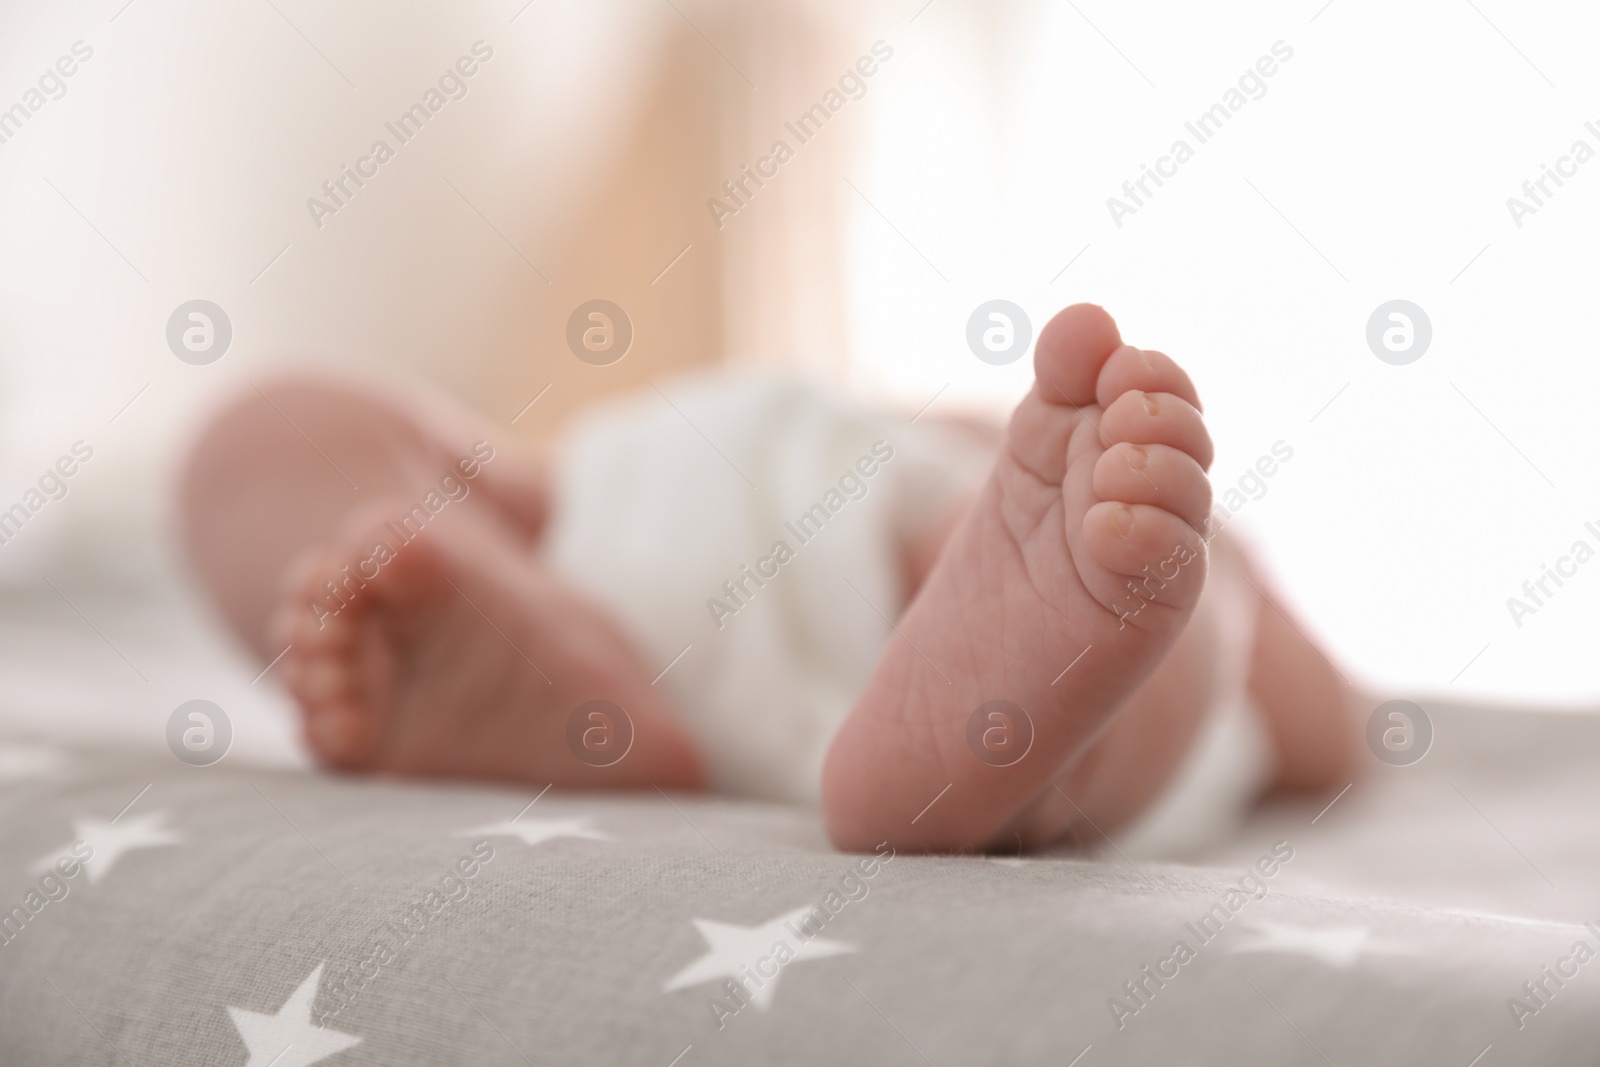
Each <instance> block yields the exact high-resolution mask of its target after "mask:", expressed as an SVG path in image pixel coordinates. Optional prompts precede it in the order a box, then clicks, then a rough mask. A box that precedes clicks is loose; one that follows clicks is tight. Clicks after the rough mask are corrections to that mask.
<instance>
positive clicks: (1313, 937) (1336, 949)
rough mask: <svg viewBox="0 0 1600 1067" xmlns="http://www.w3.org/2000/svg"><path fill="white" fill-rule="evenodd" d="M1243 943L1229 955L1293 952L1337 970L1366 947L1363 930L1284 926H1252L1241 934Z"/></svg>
mask: <svg viewBox="0 0 1600 1067" xmlns="http://www.w3.org/2000/svg"><path fill="white" fill-rule="evenodd" d="M1241 933H1243V934H1244V936H1245V938H1246V940H1245V941H1244V943H1243V944H1235V945H1234V946H1233V947H1232V948H1231V949H1229V951H1230V952H1294V953H1299V954H1301V955H1304V956H1311V957H1313V958H1315V959H1319V960H1321V961H1322V962H1323V963H1326V964H1328V965H1329V966H1331V967H1338V968H1340V969H1341V970H1343V969H1345V968H1348V967H1350V966H1351V965H1353V964H1354V963H1355V962H1356V959H1357V958H1359V957H1360V955H1361V953H1362V950H1363V948H1365V947H1366V944H1367V934H1368V931H1367V928H1366V927H1365V926H1326V927H1317V926H1286V925H1284V924H1282V923H1273V922H1255V923H1251V924H1250V925H1249V926H1248V927H1246V928H1245V929H1244V930H1242V931H1241Z"/></svg>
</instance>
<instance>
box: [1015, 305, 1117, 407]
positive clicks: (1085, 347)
mask: <svg viewBox="0 0 1600 1067" xmlns="http://www.w3.org/2000/svg"><path fill="white" fill-rule="evenodd" d="M1121 345H1122V335H1121V334H1120V333H1118V332H1117V324H1116V322H1115V320H1113V319H1112V318H1111V316H1110V315H1109V314H1107V313H1106V310H1105V308H1102V307H1100V306H1098V305H1096V304H1074V305H1072V306H1071V307H1069V308H1066V309H1065V310H1063V311H1060V312H1057V314H1056V316H1055V318H1053V319H1051V320H1050V321H1049V322H1047V323H1046V324H1045V327H1044V329H1042V330H1040V331H1039V341H1038V343H1037V344H1036V345H1035V346H1034V351H1033V372H1034V378H1035V379H1036V381H1037V382H1038V391H1039V395H1040V398H1041V399H1043V400H1044V401H1046V402H1047V403H1051V404H1063V403H1065V404H1069V405H1071V406H1073V407H1083V406H1084V405H1086V404H1093V403H1094V402H1095V388H1096V385H1097V383H1098V382H1099V380H1100V370H1101V368H1102V367H1104V366H1105V363H1106V360H1108V359H1110V358H1111V355H1112V353H1113V352H1115V351H1116V350H1117V349H1118V348H1119V347H1120V346H1121Z"/></svg>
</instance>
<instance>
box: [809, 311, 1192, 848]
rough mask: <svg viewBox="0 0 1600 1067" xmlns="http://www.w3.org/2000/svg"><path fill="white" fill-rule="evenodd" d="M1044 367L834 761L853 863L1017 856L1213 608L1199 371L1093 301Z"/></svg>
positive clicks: (831, 812)
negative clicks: (863, 855) (878, 849)
mask: <svg viewBox="0 0 1600 1067" xmlns="http://www.w3.org/2000/svg"><path fill="white" fill-rule="evenodd" d="M1034 370H1035V376H1036V381H1035V383H1034V386H1033V389H1032V391H1031V392H1030V393H1029V395H1028V396H1027V397H1026V398H1025V399H1024V400H1023V401H1022V403H1021V404H1020V405H1018V407H1017V409H1016V411H1015V413H1014V414H1013V415H1012V418H1011V422H1010V426H1009V428H1008V430H1007V436H1006V444H1005V447H1004V448H1003V449H1002V451H1001V454H1000V456H999V458H998V460H997V461H996V464H995V468H994V471H993V473H992V474H991V476H990V478H989V481H988V483H987V484H986V485H985V486H984V488H983V491H982V493H981V494H980V496H979V498H978V500H977V502H976V503H975V504H974V506H973V507H972V508H971V510H970V511H969V512H968V514H967V515H966V517H965V519H964V520H963V521H962V522H961V524H960V525H959V526H958V527H957V529H956V530H955V532H954V533H953V534H952V535H951V537H950V538H949V540H948V541H947V542H946V544H945V547H944V549H943V552H942V553H941V555H940V557H939V560H938V562H937V563H936V564H935V566H934V568H933V571H932V572H931V573H930V575H929V576H928V579H927V581H926V582H925V583H924V584H923V586H922V588H921V590H920V592H919V593H918V595H917V597H916V599H915V600H914V601H913V602H912V604H911V606H910V607H909V608H908V609H907V611H906V614H905V617H904V618H903V619H902V620H901V621H900V623H899V627H898V635H897V636H896V637H895V638H893V639H891V643H890V645H889V647H888V648H887V650H886V651H885V653H884V656H883V659H882V660H881V661H880V663H879V665H878V668H877V670H876V672H875V674H874V675H873V678H872V681H871V682H870V683H869V685H868V687H867V689H866V691H865V692H864V693H863V695H862V696H861V698H860V700H859V701H858V702H857V704H856V706H855V708H854V710H853V711H852V712H851V714H850V717H849V718H848V719H847V721H846V722H845V724H844V725H843V727H842V728H841V729H840V731H839V734H838V736H837V737H836V738H835V740H834V743H833V746H832V748H831V749H830V751H829V753H828V760H827V765H826V767H825V770H824V778H823V798H824V815H825V818H826V822H827V826H828V831H829V834H830V835H831V836H832V838H833V840H834V841H835V843H837V844H838V845H840V846H841V847H843V848H847V849H863V848H871V847H872V846H873V845H875V844H876V843H877V842H879V841H882V840H885V839H887V840H889V841H890V842H892V843H894V844H895V845H896V846H897V847H905V848H914V849H935V850H937V849H972V848H983V847H985V846H987V845H990V844H994V843H996V842H998V841H999V840H1000V839H1001V837H1002V836H1004V837H1005V838H1007V839H1008V840H1009V838H1010V834H1011V831H1012V830H1013V829H1014V828H1015V827H1013V825H1012V824H1013V823H1014V822H1016V821H1017V820H1018V819H1019V817H1020V816H1021V815H1022V814H1023V813H1024V812H1025V810H1026V809H1028V808H1029V807H1030V805H1031V804H1033V802H1035V801H1036V800H1037V799H1039V798H1040V796H1041V795H1042V793H1043V792H1044V791H1045V790H1048V789H1049V788H1050V786H1051V784H1052V783H1053V782H1055V781H1056V780H1057V779H1058V778H1061V777H1062V776H1064V775H1066V774H1067V773H1068V772H1069V771H1070V770H1071V768H1072V767H1073V766H1074V765H1075V764H1076V763H1077V762H1078V761H1079V760H1081V759H1082V758H1083V756H1084V755H1085V753H1086V752H1087V751H1088V750H1089V749H1090V748H1091V746H1092V744H1093V742H1094V741H1095V740H1096V738H1097V737H1099V736H1100V735H1101V734H1102V732H1103V731H1105V730H1106V729H1107V727H1108V726H1109V725H1110V723H1111V722H1112V719H1113V716H1114V714H1115V712H1116V711H1117V710H1118V708H1120V707H1121V706H1122V705H1123V704H1124V702H1126V701H1127V700H1128V699H1129V697H1130V696H1131V695H1132V694H1133V693H1134V692H1135V691H1136V690H1137V689H1138V688H1139V687H1140V685H1141V684H1142V683H1143V682H1144V681H1145V680H1146V679H1147V678H1148V677H1149V676H1150V675H1151V673H1152V672H1153V671H1154V670H1155V668H1156V667H1157V665H1158V664H1160V662H1161V661H1162V658H1163V657H1164V656H1165V655H1166V654H1167V652H1168V650H1170V649H1171V648H1172V646H1173V644H1174V642H1175V641H1176V640H1177V638H1178V636H1179V634H1180V633H1181V632H1182V630H1183V628H1184V626H1185V624H1186V623H1187V622H1188V620H1189V618H1190V615H1191V613H1192V612H1193V610H1194V607H1195V604H1196V601H1197V600H1198V598H1199V596H1200V591H1201V588H1202V586H1203V585H1204V582H1205V575H1206V566H1207V555H1206V542H1205V539H1204V538H1203V537H1202V535H1201V533H1200V532H1199V531H1200V530H1201V529H1203V528H1204V524H1205V522H1206V518H1207V516H1208V513H1209V512H1210V508H1211V489H1210V484H1209V482H1208V481H1207V479H1206V475H1205V468H1206V467H1207V466H1209V465H1210V462H1211V455H1212V449H1211V440H1210V437H1209V435H1208V434H1207V432H1206V428H1205V424H1204V422H1203V421H1202V419H1201V416H1200V408H1199V398H1198V396H1197V395H1196V393H1195V389H1194V386H1193V384H1192V383H1191V382H1190V381H1189V377H1188V375H1187V374H1185V373H1184V371H1183V370H1182V369H1181V368H1180V367H1178V365H1177V364H1176V363H1174V362H1173V361H1172V360H1170V359H1168V358H1167V357H1166V356H1164V355H1161V354H1160V353H1158V352H1145V351H1141V350H1139V349H1137V348H1133V347H1131V346H1129V345H1125V344H1123V343H1122V340H1121V337H1120V336H1119V334H1118V332H1117V327H1116V324H1115V323H1114V322H1112V320H1111V317H1110V316H1109V315H1107V314H1106V313H1105V312H1104V311H1102V310H1101V309H1100V308H1098V307H1094V306H1091V305H1086V304H1080V305H1077V306H1075V307H1071V308H1068V309H1067V310H1065V311H1063V312H1061V313H1060V314H1059V315H1057V316H1056V317H1055V319H1054V320H1052V321H1051V323H1050V324H1049V325H1048V326H1046V327H1045V329H1044V330H1043V331H1042V332H1041V334H1040V336H1039V342H1038V346H1037V350H1036V353H1035V356H1034ZM997 702H1004V703H997ZM1017 709H1020V711H1018V710H1017ZM991 713H997V714H998V715H999V716H1000V717H998V718H996V717H994V716H993V715H992V714H991ZM993 728H998V729H999V730H1000V732H999V733H994V732H993ZM991 739H998V740H997V746H998V747H997V748H995V749H993V750H990V749H989V748H988V747H987V742H988V740H991ZM1006 745H1010V746H1012V748H1011V749H1010V750H1007V749H1006V748H1005V746H1006ZM980 753H981V754H980Z"/></svg>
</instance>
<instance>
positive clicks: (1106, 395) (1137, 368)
mask: <svg viewBox="0 0 1600 1067" xmlns="http://www.w3.org/2000/svg"><path fill="white" fill-rule="evenodd" d="M1134 389H1137V390H1139V391H1140V392H1145V393H1171V394H1172V395H1174V396H1181V397H1183V399H1185V400H1187V401H1188V402H1189V403H1190V404H1192V405H1194V407H1195V409H1196V410H1197V411H1198V410H1203V408H1202V407H1201V405H1200V393H1199V391H1198V390H1196V389H1195V387H1194V382H1193V381H1192V380H1191V379H1190V377H1189V372H1188V371H1186V370H1184V369H1183V368H1182V367H1180V366H1178V364H1177V362H1176V361H1174V360H1173V359H1172V357H1170V356H1168V355H1167V354H1166V353H1164V352H1156V351H1152V350H1151V349H1147V348H1135V347H1133V346H1132V345H1123V346H1122V347H1120V348H1118V349H1117V350H1116V351H1115V352H1113V353H1111V358H1110V359H1107V360H1106V362H1105V366H1103V367H1101V368H1100V377H1099V379H1098V380H1097V381H1096V382H1095V401H1096V403H1098V404H1099V405H1100V406H1101V407H1103V408H1106V407H1110V406H1111V402H1112V401H1113V400H1115V399H1117V397H1119V396H1121V395H1122V394H1123V393H1126V392H1129V391H1130V390H1134Z"/></svg>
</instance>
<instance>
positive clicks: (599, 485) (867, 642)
mask: <svg viewBox="0 0 1600 1067" xmlns="http://www.w3.org/2000/svg"><path fill="white" fill-rule="evenodd" d="M886 455H888V456H890V457H891V458H887V459H885V458H883V457H884V456H886ZM990 463H991V457H990V456H989V455H987V454H985V450H984V449H982V448H981V447H975V446H974V444H973V442H972V441H971V440H964V439H962V438H961V436H960V435H959V433H958V431H954V430H950V429H947V428H943V427H940V426H938V425H934V424H925V423H917V424H908V423H907V422H905V421H903V420H894V419H888V418H882V417H876V416H871V415H867V414H863V413H861V412H857V411H852V410H848V409H846V408H843V407H841V406H839V405H837V404H835V403H833V402H831V401H829V400H828V399H826V398H824V397H823V396H822V395H821V394H819V393H817V392H815V391H813V390H811V389H809V388H807V387H805V386H803V385H800V384H797V383H795V382H792V381H787V380H775V379H767V378H743V377H728V376H718V377H714V378H702V379H696V380H687V381H678V382H675V383H668V384H664V385H663V386H661V388H660V390H659V392H657V391H650V392H647V393H645V394H643V395H642V396H639V397H635V398H630V399H628V400H624V401H622V402H620V403H618V404H615V405H612V406H609V407H607V408H604V409H600V410H598V411H596V412H594V413H593V414H591V415H590V416H589V417H588V418H587V419H586V420H584V421H583V422H582V423H580V424H579V425H578V426H577V427H576V428H575V429H574V431H573V433H572V435H571V436H570V437H569V438H568V440H567V442H566V446H565V448H564V449H563V452H562V457H561V460H560V462H559V464H558V474H557V485H556V492H557V498H556V500H557V504H556V518H555V520H554V522H553V529H552V531H551V535H550V542H549V549H548V551H549V553H550V556H551V560H552V563H553V564H554V565H555V566H556V567H557V568H558V570H560V571H561V572H563V573H564V574H565V575H566V576H567V577H568V578H569V580H571V581H573V582H574V583H575V584H576V585H578V586H579V587H581V588H583V589H585V590H586V591H587V592H589V593H590V594H591V595H592V596H594V597H595V598H597V599H598V600H599V601H600V602H601V603H602V604H603V605H604V606H605V607H607V608H608V609H610V611H611V612H612V613H613V614H614V615H615V616H616V617H617V618H618V619H619V620H621V622H622V623H623V625H624V627H625V628H626V629H627V630H628V632H629V633H630V634H631V636H632V637H633V639H634V640H635V642H636V643H637V645H638V647H639V650H640V652H641V654H642V655H643V657H644V659H645V662H646V663H648V664H649V665H650V666H651V668H652V670H662V669H664V668H667V667H668V665H669V664H671V665H672V666H671V668H670V669H668V670H666V673H665V675H664V676H663V677H662V678H661V680H660V681H659V682H658V683H657V684H659V685H662V686H665V687H666V688H667V689H668V691H669V692H670V694H671V697H672V701H673V703H674V705H675V707H676V708H677V709H678V711H679V712H680V713H681V714H682V715H683V717H684V719H685V721H686V723H687V725H688V727H689V729H690V731H691V733H692V734H693V735H694V736H695V738H696V740H697V741H698V742H699V743H700V745H701V746H702V748H703V750H704V752H705V755H706V756H707V759H708V761H709V764H710V772H711V783H712V786H713V788H715V789H718V790H720V791H725V792H729V793H734V794H739V795H745V796H755V797H763V798H768V799H773V800H786V801H801V802H809V803H815V802H816V801H817V799H818V796H819V792H820V779H821V770H822V762H823V757H824V756H825V754H826V753H827V748H828V744H829V742H830V741H831V739H832V737H833V735H834V732H835V730H836V729H837V728H838V726H839V724H840V722H841V721H842V720H843V718H844V716H845V714H846V713H847V712H848V711H849V710H850V706H851V704H852V703H853V702H854V700H855V697H856V695H857V694H858V693H859V692H860V691H861V689H862V687H863V686H864V685H865V684H866V682H867V679H868V678H869V677H870V676H871V673H872V670H873V667H874V665H875V664H876V663H877V661H878V659H879V657H880V655H881V654H882V652H883V649H884V646H885V645H886V643H887V642H888V641H889V639H890V638H891V636H892V635H893V632H894V631H893V629H892V626H891V624H890V621H889V620H891V619H894V618H897V617H898V616H899V614H900V612H901V611H902V609H903V608H904V606H905V590H904V589H903V588H902V581H903V580H902V576H901V574H900V568H899V546H900V545H901V544H903V543H904V541H905V539H906V538H907V536H908V535H910V534H911V533H912V532H914V531H916V530H919V529H922V528H925V527H926V525H927V524H929V523H933V522H937V521H940V520H941V519H942V518H944V517H946V516H948V515H949V514H951V513H952V510H953V509H954V508H956V507H957V506H959V505H960V503H961V502H962V501H963V500H965V499H967V498H968V497H969V495H970V494H971V493H973V492H975V491H976V489H977V488H978V487H979V486H980V485H981V482H982V479H983V477H984V476H985V474H986V472H987V469H988V467H989V466H990ZM867 471H870V472H871V473H870V474H868V473H864V472H867ZM807 515H810V516H812V518H811V519H810V520H809V521H808V522H807V523H806V524H804V525H802V523H801V519H802V516H807ZM813 524H816V526H819V527H820V528H814V526H813ZM779 546H783V547H782V548H780V547H779ZM784 548H786V549H787V551H788V552H789V553H792V559H788V560H787V562H782V563H779V562H777V560H778V558H779V557H782V556H784V555H785V552H784ZM762 561H767V562H765V563H763V562H762ZM725 583H731V584H725ZM741 585H742V587H743V588H739V586H741ZM719 605H720V606H719ZM680 653H681V659H680V658H678V657H679V656H680ZM1262 742H1263V738H1262V737H1261V733H1260V726H1259V724H1258V723H1256V722H1255V721H1254V719H1253V713H1250V712H1244V711H1241V712H1239V713H1238V714H1232V713H1230V714H1227V715H1220V716H1215V717H1213V722H1212V723H1211V724H1209V725H1208V726H1207V728H1206V730H1205V731H1203V733H1202V737H1201V739H1200V741H1199V742H1198V743H1197V744H1196V746H1195V749H1194V751H1193V752H1192V753H1191V755H1190V758H1189V760H1188V762H1187V763H1186V764H1185V766H1184V767H1183V769H1182V771H1181V773H1180V774H1179V775H1178V776H1177V779H1176V781H1175V783H1174V786H1173V788H1172V790H1171V791H1169V793H1168V794H1167V796H1166V797H1165V798H1163V800H1162V801H1160V802H1158V803H1157V804H1156V805H1155V806H1154V807H1153V810H1152V814H1151V816H1150V817H1149V818H1148V819H1147V821H1146V822H1144V823H1141V824H1140V832H1139V834H1138V835H1136V836H1137V838H1138V840H1140V841H1143V842H1148V843H1149V844H1150V847H1151V848H1160V849H1166V848H1168V847H1175V846H1176V844H1177V843H1179V842H1181V841H1183V840H1185V839H1186V838H1193V837H1197V836H1206V837H1210V836H1212V835H1213V834H1214V833H1215V832H1216V831H1217V830H1218V829H1219V828H1222V827H1225V826H1231V825H1232V824H1233V823H1234V822H1235V821H1236V820H1237V819H1238V818H1239V817H1240V816H1241V815H1242V813H1243V811H1244V810H1245V809H1246V808H1247V807H1248V805H1249V803H1250V801H1251V800H1253V798H1254V795H1255V791H1256V789H1257V788H1258V787H1259V785H1260V784H1261V781H1260V780H1261V778H1262V776H1263V773H1264V767H1265V766H1266V764H1265V762H1264V760H1265V757H1264V755H1263V751H1264V749H1263V744H1262Z"/></svg>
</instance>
